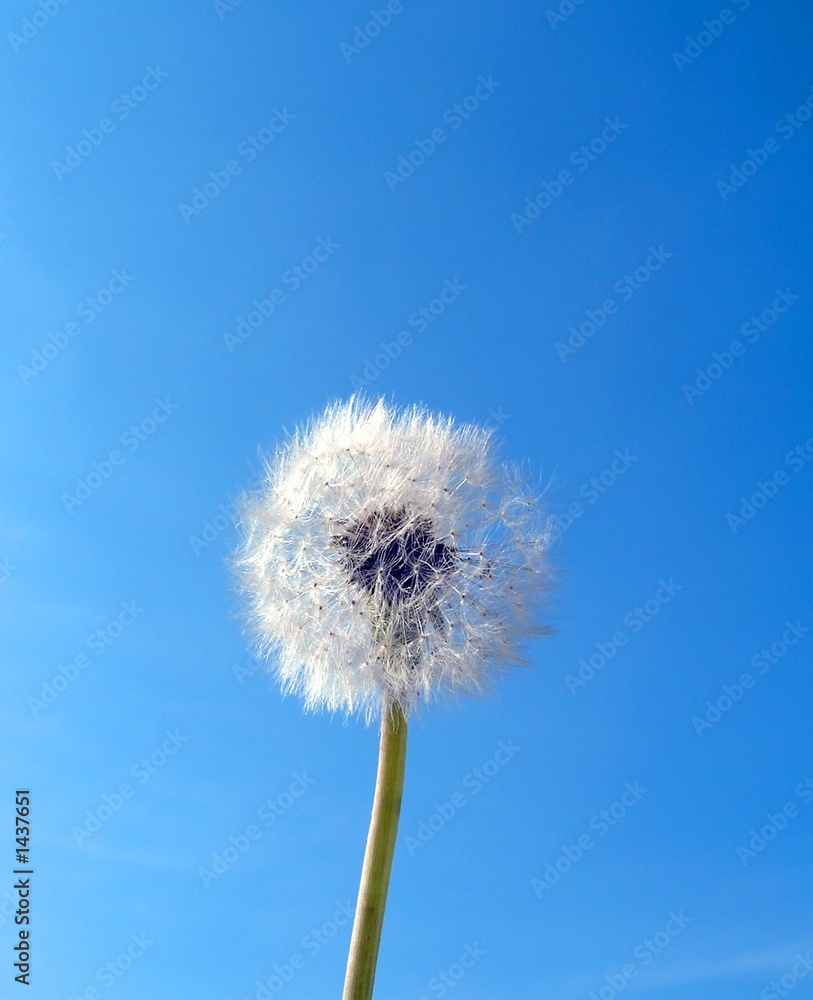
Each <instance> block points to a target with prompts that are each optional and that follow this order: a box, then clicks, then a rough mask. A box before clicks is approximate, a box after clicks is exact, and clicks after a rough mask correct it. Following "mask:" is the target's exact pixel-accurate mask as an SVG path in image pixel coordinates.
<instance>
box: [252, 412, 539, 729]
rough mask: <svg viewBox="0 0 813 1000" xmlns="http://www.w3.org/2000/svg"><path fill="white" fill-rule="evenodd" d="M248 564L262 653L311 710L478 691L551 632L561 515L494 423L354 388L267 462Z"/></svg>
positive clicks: (369, 708)
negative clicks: (360, 393) (529, 641)
mask: <svg viewBox="0 0 813 1000" xmlns="http://www.w3.org/2000/svg"><path fill="white" fill-rule="evenodd" d="M241 528H242V531H243V540H242V544H241V546H240V548H239V550H238V552H237V554H236V559H235V569H236V572H237V574H238V577H239V580H240V584H241V587H242V589H243V590H244V592H245V594H246V595H247V597H248V603H249V611H248V616H249V619H250V621H251V624H252V626H253V629H254V632H255V636H256V640H257V647H258V652H259V653H260V654H261V655H265V656H269V657H270V658H271V659H272V660H273V663H274V668H275V671H276V674H277V677H278V679H279V681H280V683H281V685H282V688H283V690H284V691H293V692H297V693H299V694H301V695H303V696H304V699H305V704H306V706H307V707H308V708H317V707H325V708H328V709H330V710H331V711H335V710H337V709H343V710H345V711H347V712H350V713H353V712H358V713H361V714H363V715H365V716H366V717H367V719H368V720H369V719H370V718H372V717H373V716H375V715H377V714H378V713H379V712H380V710H381V707H382V704H385V703H388V702H389V703H393V702H397V703H398V704H399V705H400V706H401V708H402V709H403V711H404V712H405V713H406V714H410V713H411V712H414V711H415V709H416V708H417V707H418V705H419V704H420V703H421V701H428V700H431V699H432V698H434V697H437V696H439V695H441V694H444V693H456V692H467V693H471V694H476V693H478V692H480V691H481V690H482V689H483V687H484V685H485V682H486V681H487V679H488V676H489V673H490V672H491V671H492V670H494V669H497V670H499V669H501V668H505V666H506V665H507V664H509V663H511V662H518V661H520V660H521V659H522V656H521V651H520V643H521V641H522V640H523V639H525V638H526V637H527V636H529V635H531V634H534V633H538V632H540V631H544V629H542V628H541V627H540V626H539V624H538V622H539V612H540V610H541V607H542V605H543V603H544V601H545V599H546V598H547V596H548V593H549V590H550V579H551V574H550V567H549V563H548V559H547V551H548V548H549V543H550V524H549V520H548V518H547V517H546V516H545V515H544V514H543V513H542V511H541V509H540V506H539V501H538V498H537V496H536V495H535V494H534V493H533V492H532V491H531V490H530V489H529V488H528V486H527V484H526V482H525V481H524V480H523V477H522V476H521V474H520V473H519V471H518V470H517V469H514V468H511V467H509V466H507V465H504V464H501V463H499V462H498V461H497V460H496V457H495V454H494V446H493V443H492V440H491V432H490V431H488V430H486V429H484V428H480V427H476V426H474V425H471V424H463V425H455V423H454V421H453V420H451V419H449V418H446V417H443V416H440V415H437V414H434V413H430V412H428V411H426V410H425V409H423V408H421V407H417V406H416V407H411V408H409V409H405V410H396V409H394V408H392V407H390V406H387V405H386V403H385V402H384V401H383V400H379V401H378V402H376V403H370V402H366V401H363V400H360V399H358V398H357V397H353V398H351V399H350V400H349V401H348V402H345V403H339V404H336V405H334V406H331V407H328V409H327V410H325V412H324V413H322V414H321V415H319V416H318V417H315V418H314V419H312V420H311V422H310V423H309V424H308V426H307V427H305V428H304V429H302V430H301V431H298V432H297V433H296V434H295V435H293V437H292V438H291V439H290V440H289V441H288V442H287V443H286V444H285V445H284V446H282V447H281V448H279V450H278V451H277V453H276V454H275V455H274V456H273V457H272V458H270V459H269V460H267V461H266V463H265V479H264V482H263V484H262V486H261V488H260V489H259V490H258V491H256V492H254V493H249V494H246V496H245V497H244V498H243V503H242V510H241Z"/></svg>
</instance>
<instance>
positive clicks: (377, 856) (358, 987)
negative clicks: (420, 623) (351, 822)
mask: <svg viewBox="0 0 813 1000" xmlns="http://www.w3.org/2000/svg"><path fill="white" fill-rule="evenodd" d="M406 745H407V721H406V718H405V717H404V714H403V712H402V711H401V709H400V707H399V706H398V705H397V704H393V705H387V704H385V706H384V711H383V713H382V718H381V745H380V750H379V757H378V775H377V777H376V783H375V798H374V799H373V814H372V817H371V819H370V831H369V833H368V834H367V849H366V850H365V852H364V864H363V866H362V869H361V885H360V887H359V895H358V901H357V903H356V914H355V919H354V921H353V936H352V938H351V940H350V956H349V958H348V960H347V975H346V976H345V981H344V993H343V994H342V1000H371V997H372V995H373V983H374V982H375V966H376V962H377V961H378V947H379V944H380V942H381V927H382V925H383V923H384V907H385V905H386V902H387V888H388V886H389V882H390V870H391V869H392V856H393V853H394V852H395V835H396V833H397V831H398V817H399V815H400V812H401V794H402V791H403V787H404V765H405V763H406Z"/></svg>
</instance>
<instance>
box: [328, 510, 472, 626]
mask: <svg viewBox="0 0 813 1000" xmlns="http://www.w3.org/2000/svg"><path fill="white" fill-rule="evenodd" d="M336 542H337V544H338V545H340V546H341V547H342V548H343V549H344V550H345V556H344V558H345V565H346V567H347V570H348V572H349V574H350V580H351V581H352V582H353V583H355V584H358V585H359V586H361V587H363V588H364V589H365V590H366V591H367V593H368V594H370V595H372V596H375V595H381V596H383V598H384V600H385V601H386V602H387V604H389V605H390V606H392V605H397V604H400V603H403V602H408V601H412V600H414V599H415V598H416V597H419V596H420V595H421V594H422V593H423V592H424V591H425V590H426V589H427V588H428V587H429V586H431V585H432V584H433V583H435V582H437V580H438V578H439V576H441V575H442V574H444V573H447V572H449V571H450V570H451V569H452V567H453V566H454V563H455V550H454V548H453V547H452V546H450V545H447V544H446V542H443V541H440V540H439V539H437V538H436V537H435V535H434V533H433V531H432V522H431V521H430V520H429V518H427V517H415V516H413V515H411V514H409V513H408V511H406V510H404V509H400V510H382V511H374V512H373V513H371V514H368V515H367V516H366V517H365V518H364V519H363V520H361V521H357V522H355V523H354V524H351V525H350V526H349V527H348V528H347V529H346V530H345V531H344V532H343V533H342V534H340V535H338V536H337V538H336Z"/></svg>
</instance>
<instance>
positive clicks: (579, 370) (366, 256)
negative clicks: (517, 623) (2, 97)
mask: <svg viewBox="0 0 813 1000" xmlns="http://www.w3.org/2000/svg"><path fill="white" fill-rule="evenodd" d="M372 11H373V12H375V16H374V14H372V13H371V7H370V5H369V4H360V3H359V4H356V3H346V2H342V3H337V4H330V5H328V4H323V5H320V6H317V7H316V8H308V9H305V8H304V7H303V6H302V5H300V4H291V3H277V4H262V3H260V2H258V0H244V2H242V3H238V2H237V0H223V2H218V3H216V4H212V3H209V2H206V0H200V2H197V3H192V2H188V0H177V2H175V3H173V4H171V5H167V4H163V3H161V4H159V3H156V2H149V0H148V2H144V3H141V4H139V5H138V6H135V5H130V6H129V9H126V10H123V9H121V7H120V6H117V5H96V6H91V5H89V4H87V3H83V2H81V0H71V2H69V3H63V4H60V3H58V0H43V2H42V3H40V4H35V3H34V2H33V0H25V2H20V0H12V2H10V3H8V4H7V5H6V7H5V8H4V11H3V28H2V35H3V39H2V40H0V47H1V48H2V56H0V77H2V84H3V87H4V91H5V93H7V94H8V95H14V96H13V98H12V97H11V96H10V97H9V99H7V100H6V101H5V102H4V107H3V110H2V125H3V128H2V135H3V137H4V138H3V140H2V173H3V178H4V180H3V185H2V193H0V234H1V235H2V238H1V239H0V290H1V291H2V311H3V316H4V323H3V326H4V334H3V337H2V342H1V343H0V351H2V373H3V374H2V377H3V392H2V393H1V394H0V413H1V414H2V424H3V428H4V432H3V436H2V442H3V443H2V448H3V457H4V463H5V468H6V474H5V476H4V489H3V495H2V503H0V562H2V569H0V600H2V604H3V609H4V614H3V624H2V649H3V653H2V656H3V671H2V697H1V698H0V717H2V723H3V728H4V732H5V741H4V753H3V761H2V765H0V767H1V768H2V774H3V781H2V789H3V793H2V794H3V797H4V802H3V806H2V814H3V815H4V816H5V817H6V822H5V824H4V830H5V833H4V834H3V837H2V838H0V853H2V856H3V859H4V860H3V863H2V865H0V942H2V948H3V954H4V956H5V957H4V960H3V963H2V977H3V983H2V989H0V992H1V993H2V995H3V996H6V995H8V996H14V995H16V992H15V990H19V989H21V987H18V986H17V985H16V984H14V982H13V969H12V964H11V963H12V959H11V955H12V946H13V944H14V942H15V940H16V933H17V929H18V928H16V927H15V926H14V924H13V919H14V917H13V912H14V907H13V906H11V905H9V904H10V903H11V901H12V900H13V898H14V897H13V895H12V893H11V890H12V885H13V882H14V876H13V875H12V874H11V870H12V867H13V848H14V845H13V837H12V833H11V830H12V826H11V820H10V817H11V816H12V813H13V804H14V792H15V790H16V789H18V788H30V790H31V798H32V814H31V819H32V828H33V839H32V845H33V846H32V856H31V857H32V863H33V865H34V867H35V869H36V871H35V875H34V876H33V892H32V897H31V900H32V902H31V915H32V924H31V931H32V966H33V977H32V979H33V985H32V987H31V988H30V989H29V991H28V993H27V995H28V996H30V997H33V998H40V997H41V998H47V1000H77V998H80V997H82V998H86V1000H97V998H100V997H103V998H106V997H108V996H109V997H113V996H116V997H118V998H120V1000H126V998H142V997H145V996H157V997H169V996H171V997H173V998H174V1000H186V998H193V997H194V998H198V997H212V998H218V1000H231V998H234V1000H241V998H255V997H263V996H267V995H270V996H274V997H276V996H283V997H291V998H298V997H301V998H305V997H308V998H311V997H315V996H324V997H327V996H339V995H340V991H341V983H342V978H343V970H344V963H345V959H346V953H347V945H348V941H349V925H348V917H347V912H348V906H350V907H352V901H353V899H354V897H355V892H356V888H357V881H358V873H359V867H360V863H361V856H362V852H363V845H364V838H365V836H366V827H367V821H368V816H369V807H370V803H371V796H372V784H373V778H374V771H375V758H376V751H377V734H376V732H375V730H374V729H368V728H365V727H364V726H363V725H362V724H359V723H357V722H355V721H351V722H349V723H346V722H345V721H344V720H343V719H342V718H338V717H336V718H330V717H327V716H306V715H305V714H303V712H302V711H301V709H300V706H299V704H298V703H297V702H296V701H295V700H293V699H283V698H281V697H280V695H279V693H278V691H277V690H276V689H275V688H274V686H273V684H272V682H271V680H270V677H269V675H268V674H266V673H264V672H263V671H262V670H260V669H258V668H257V665H256V664H255V663H254V662H253V661H252V660H251V658H250V657H248V656H247V653H246V643H245V639H244V637H243V635H242V630H241V623H240V620H239V617H238V614H237V612H238V605H237V602H236V599H235V597H234V594H233V592H232V590H231V585H230V580H229V576H228V573H227V570H226V568H225V565H224V560H225V559H226V557H227V556H228V554H229V551H230V550H231V548H232V546H233V545H234V543H235V540H236V531H235V528H234V525H233V523H232V512H233V508H232V506H231V504H232V502H233V500H234V498H235V497H236V496H237V495H238V494H239V492H240V491H241V489H242V488H244V487H245V486H247V485H250V484H251V481H252V478H253V477H254V475H255V474H256V469H257V467H258V456H259V454H260V451H261V449H263V448H268V447H273V446H274V444H275V443H276V442H277V441H279V440H280V439H281V438H282V437H283V435H284V433H285V432H286V430H290V429H291V428H293V427H294V426H296V424H297V423H298V422H299V421H301V420H302V419H303V418H305V417H306V416H307V415H308V414H309V413H311V412H312V411H314V410H316V409H318V408H321V407H322V406H323V405H324V404H325V403H326V402H328V401H329V400H332V399H336V398H345V397H347V396H348V395H349V394H350V393H351V392H352V391H353V389H354V388H355V387H358V386H362V387H364V388H365V389H366V391H367V392H368V393H369V394H372V395H377V394H383V395H385V396H386V397H387V398H390V399H392V400H394V401H395V402H396V403H404V404H406V403H411V402H414V401H422V402H424V403H426V404H428V405H429V406H431V407H433V408H436V409H438V410H442V411H444V412H449V413H453V414H455V415H456V416H457V417H459V418H460V419H462V420H474V421H478V422H485V423H489V424H490V425H491V426H494V427H495V428H496V430H497V433H498V434H499V436H500V438H501V439H502V441H503V448H504V451H505V454H506V455H507V456H510V457H512V458H517V459H520V460H523V461H525V462H527V464H528V468H529V469H530V470H531V472H532V474H533V475H534V476H536V477H539V478H540V480H541V481H542V482H543V483H544V484H546V486H547V493H546V496H547V501H548V504H549V508H550V511H551V513H552V514H554V515H555V516H556V517H557V525H558V532H557V533H558V535H559V538H558V541H557V544H556V548H555V558H556V561H557V564H558V565H559V566H560V577H561V584H560V586H559V588H558V591H557V594H556V600H555V605H554V609H553V611H554V618H555V622H556V633H555V635H554V636H553V637H551V638H549V639H547V640H545V641H543V642H538V643H535V644H533V645H532V647H531V648H530V649H529V655H530V660H531V666H530V667H529V668H527V669H520V670H517V671H515V672H514V673H513V674H511V675H510V676H509V677H507V678H506V679H505V680H504V681H503V682H501V683H500V684H499V687H498V689H497V691H496V692H495V693H494V694H493V696H492V697H490V698H489V699H487V700H485V701H467V702H464V703H461V704H459V705H457V706H454V707H451V708H445V709H438V710H432V711H428V712H426V714H425V716H424V717H423V718H422V719H421V720H419V721H418V722H416V723H415V724H414V725H413V727H412V731H411V736H410V748H409V757H408V765H407V786H406V795H405V800H404V806H403V813H402V824H401V831H400V837H399V842H398V849H397V855H396V859H395V865H394V871H393V879H392V885H391V893H390V902H389V907H388V913H387V920H386V924H385V929H384V942H383V947H382V952H381V959H380V965H379V978H378V988H377V993H376V996H377V998H378V1000H396V998H397V1000H403V998H415V1000H420V998H422V997H425V998H430V997H440V996H445V995H449V996H459V997H464V996H465V997H467V998H470V1000H486V998H487V1000H497V998H500V1000H502V998H505V1000H508V998H515V997H528V998H531V997H545V998H548V1000H567V998H573V1000H578V998H585V1000H587V998H590V997H591V996H594V995H595V996H598V997H602V998H612V997H614V996H616V995H618V994H619V993H621V992H623V993H624V994H625V995H629V996H630V997H632V996H636V997H641V998H642V1000H643V998H647V1000H649V998H651V1000H673V998H675V1000H677V998H680V1000H682V998H685V997H686V996H687V995H690V996H692V997H693V998H694V1000H706V998H714V1000H745V998H749V997H764V998H766V1000H771V998H772V997H773V996H778V995H782V994H780V993H777V992H776V988H775V987H771V985H770V984H771V983H772V982H778V983H780V988H781V989H785V990H787V989H789V988H791V987H793V988H794V989H796V988H797V987H798V989H799V992H798V994H796V995H798V996H805V995H807V994H808V992H809V991H810V990H811V985H810V983H811V981H813V980H811V979H809V978H806V977H807V976H808V972H809V965H806V964H805V962H800V960H799V959H798V958H797V957H796V956H797V954H801V955H802V956H803V957H804V956H806V955H807V949H808V948H809V947H810V946H811V934H813V917H811V911H810V903H809V900H810V891H811V873H810V846H809V845H810V837H811V823H812V822H813V793H811V784H810V783H809V782H810V779H811V778H813V770H811V765H810V755H811V750H812V749H813V740H811V730H810V724H809V720H810V696H811V694H812V693H813V685H811V682H810V679H809V667H810V662H811V660H810V649H811V643H813V638H811V633H810V631H809V629H810V628H811V625H813V616H812V615H811V605H810V573H809V566H810V556H811V551H810V549H811V545H810V533H809V527H808V525H809V511H810V505H811V484H812V483H813V423H811V419H810V412H811V411H810V388H809V386H810V375H811V365H810V347H809V340H810V325H811V305H810V284H809V261H810V251H811V245H810V244H811V236H810V234H811V218H810V210H809V198H808V197H807V192H808V189H809V183H810V162H811V152H813V121H811V120H810V119H811V117H812V116H811V111H810V109H811V107H813V90H811V86H812V85H813V77H811V74H810V70H809V52H810V45H811V28H812V27H813V18H812V17H811V13H810V9H809V7H808V6H806V5H805V4H803V3H790V4H783V5H781V10H780V9H777V8H776V6H773V7H771V6H770V5H767V4H765V3H757V2H753V3H749V2H746V0H732V2H731V3H730V4H729V5H728V6H726V7H722V4H721V3H717V4H711V3H706V2H681V3H677V2H672V0H668V2H664V3H660V4H650V5H645V4H636V3H631V2H625V0H621V2H616V3H612V4H611V3H608V2H606V0H586V2H584V3H582V4H580V5H577V4H569V3H567V2H564V3H562V4H561V5H557V4H556V3H554V2H553V0H551V3H550V5H549V6H546V5H545V4H530V3H527V4H526V3H517V4H513V5H498V4H496V3H484V4H477V5H471V4H463V3H459V2H452V3H446V4H443V5H434V6H430V5H428V4H425V3H421V2H419V0H401V2H400V3H399V2H395V3H392V4H390V5H389V7H387V6H386V5H384V4H383V3H382V4H381V5H375V6H374V7H373V8H372ZM763 828H764V830H763ZM760 831H762V832H760ZM763 835H764V836H763ZM224 857H226V858H227V859H228V858H231V859H232V860H231V862H228V860H226V861H224V860H223V859H224ZM218 858H220V859H221V860H220V861H218ZM215 866H218V867H220V868H221V869H223V870H222V871H221V872H219V873H218V872H216V871H215V870H214V869H215ZM207 872H208V873H209V874H206V873H207ZM557 876H558V877H557ZM10 914H11V915H10ZM128 949H129V951H128ZM806 961H807V959H806ZM274 977H277V978H276V979H275V978H274ZM783 977H784V979H783ZM258 984H260V985H258ZM262 984H264V986H263V985H262ZM263 990H265V993H264V992H263ZM94 991H95V992H94Z"/></svg>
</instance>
